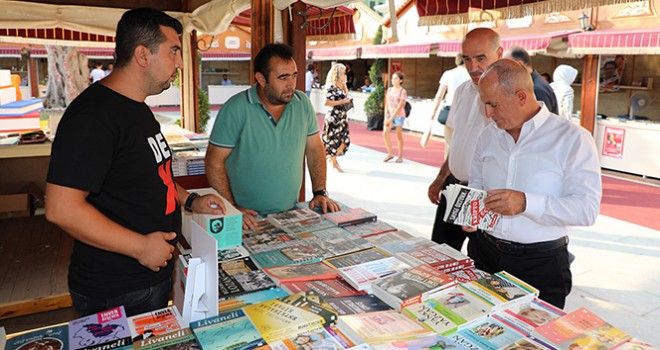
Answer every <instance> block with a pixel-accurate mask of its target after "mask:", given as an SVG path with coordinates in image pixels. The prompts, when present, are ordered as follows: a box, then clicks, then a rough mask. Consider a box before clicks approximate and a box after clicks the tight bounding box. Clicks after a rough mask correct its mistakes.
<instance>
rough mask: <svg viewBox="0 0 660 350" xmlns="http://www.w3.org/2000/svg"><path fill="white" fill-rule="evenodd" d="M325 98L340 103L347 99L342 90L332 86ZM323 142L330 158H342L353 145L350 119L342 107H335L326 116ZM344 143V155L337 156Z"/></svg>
mask: <svg viewBox="0 0 660 350" xmlns="http://www.w3.org/2000/svg"><path fill="white" fill-rule="evenodd" d="M325 97H326V98H327V99H329V100H331V101H339V100H343V99H345V98H346V93H345V92H344V91H343V90H342V89H340V88H338V87H336V86H334V85H330V88H328V93H327V94H326V95H325ZM321 140H323V146H324V148H325V154H326V156H328V157H336V156H340V155H343V154H345V153H346V151H348V146H349V145H350V144H351V139H350V137H349V135H348V117H347V116H346V111H344V109H343V108H342V107H341V105H338V106H335V107H333V108H332V109H331V110H329V111H328V112H327V113H326V114H325V123H323V135H322V136H321ZM342 143H343V144H344V145H345V146H344V151H343V152H342V154H337V149H338V148H339V146H341V144H342Z"/></svg>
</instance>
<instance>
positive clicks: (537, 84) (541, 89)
mask: <svg viewBox="0 0 660 350" xmlns="http://www.w3.org/2000/svg"><path fill="white" fill-rule="evenodd" d="M532 82H534V95H536V99H537V100H538V101H543V102H544V103H545V105H546V107H548V110H549V111H550V112H551V113H554V114H558V113H559V109H558V104H557V97H556V96H555V92H554V91H553V90H552V87H551V86H550V84H548V83H547V82H546V81H545V80H544V79H543V77H542V76H541V75H540V74H539V73H536V71H532Z"/></svg>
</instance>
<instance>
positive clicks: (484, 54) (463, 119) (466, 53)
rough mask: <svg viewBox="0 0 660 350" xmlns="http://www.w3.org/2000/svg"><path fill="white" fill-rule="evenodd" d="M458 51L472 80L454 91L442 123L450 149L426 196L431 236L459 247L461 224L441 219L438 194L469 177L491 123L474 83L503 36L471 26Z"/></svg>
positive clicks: (444, 204) (496, 52)
mask: <svg viewBox="0 0 660 350" xmlns="http://www.w3.org/2000/svg"><path fill="white" fill-rule="evenodd" d="M461 51H462V52H463V62H465V68H466V69H467V71H468V73H469V74H470V78H471V81H466V82H465V83H463V84H461V86H459V87H458V89H456V92H455V93H454V96H455V97H454V102H453V103H452V106H451V110H450V111H449V117H448V118H447V123H446V124H445V129H446V128H450V129H452V134H453V136H452V139H451V151H450V152H448V153H449V155H448V156H447V159H446V160H445V162H444V163H443V164H442V167H441V168H440V171H439V172H438V175H437V176H436V178H435V179H434V180H433V182H432V183H431V185H429V189H428V197H429V200H430V201H431V203H433V204H437V205H438V210H437V211H436V213H435V222H434V223H433V232H432V236H431V239H432V240H433V241H434V242H436V243H447V244H448V245H449V246H451V247H453V248H454V249H456V250H458V251H460V250H461V248H462V247H463V242H465V238H466V237H467V236H466V233H465V232H463V230H462V229H461V227H460V226H456V225H452V224H448V223H446V222H444V220H443V217H444V215H445V209H446V207H447V200H446V198H445V197H444V196H441V195H440V191H441V190H442V189H444V188H445V187H447V185H449V184H457V183H459V184H463V185H467V181H468V179H469V178H470V161H471V160H472V155H473V154H474V148H475V147H476V142H475V141H476V139H477V136H479V134H480V133H481V131H483V130H484V129H485V128H486V126H487V125H488V124H490V123H491V121H490V120H489V119H488V118H486V115H485V114H484V113H485V112H484V105H483V103H481V100H480V99H479V92H478V90H477V86H478V84H479V78H480V77H481V74H482V73H483V72H484V71H485V70H486V68H488V66H489V65H490V64H491V63H494V62H495V61H497V60H498V59H499V58H501V57H502V52H503V49H502V40H501V39H500V35H499V34H497V32H495V31H494V30H492V29H489V28H477V29H473V30H471V31H470V32H468V33H467V34H466V35H465V39H463V44H462V47H461Z"/></svg>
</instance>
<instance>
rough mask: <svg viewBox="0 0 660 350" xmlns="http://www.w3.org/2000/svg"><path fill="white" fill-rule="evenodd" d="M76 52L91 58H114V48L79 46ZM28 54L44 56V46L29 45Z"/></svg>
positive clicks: (45, 54)
mask: <svg viewBox="0 0 660 350" xmlns="http://www.w3.org/2000/svg"><path fill="white" fill-rule="evenodd" d="M78 52H80V53H82V54H84V55H86V56H87V58H91V59H102V60H113V59H114V58H115V49H106V48H95V47H91V48H90V47H79V48H78ZM30 56H32V57H37V58H38V57H46V56H47V53H46V48H45V47H31V48H30Z"/></svg>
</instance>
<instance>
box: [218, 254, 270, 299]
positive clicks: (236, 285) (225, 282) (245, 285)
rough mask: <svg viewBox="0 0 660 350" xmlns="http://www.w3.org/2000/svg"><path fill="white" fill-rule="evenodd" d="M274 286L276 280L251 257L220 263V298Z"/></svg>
mask: <svg viewBox="0 0 660 350" xmlns="http://www.w3.org/2000/svg"><path fill="white" fill-rule="evenodd" d="M274 287H276V285H275V282H273V280H272V279H271V278H270V277H269V276H268V275H267V274H265V273H264V272H263V271H261V270H259V269H258V268H257V267H256V265H255V264H254V262H252V259H250V258H249V257H248V258H242V259H237V260H231V261H223V262H220V263H218V293H219V296H220V298H227V297H231V296H235V295H241V294H245V293H249V292H255V291H258V290H264V289H269V288H274Z"/></svg>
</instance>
